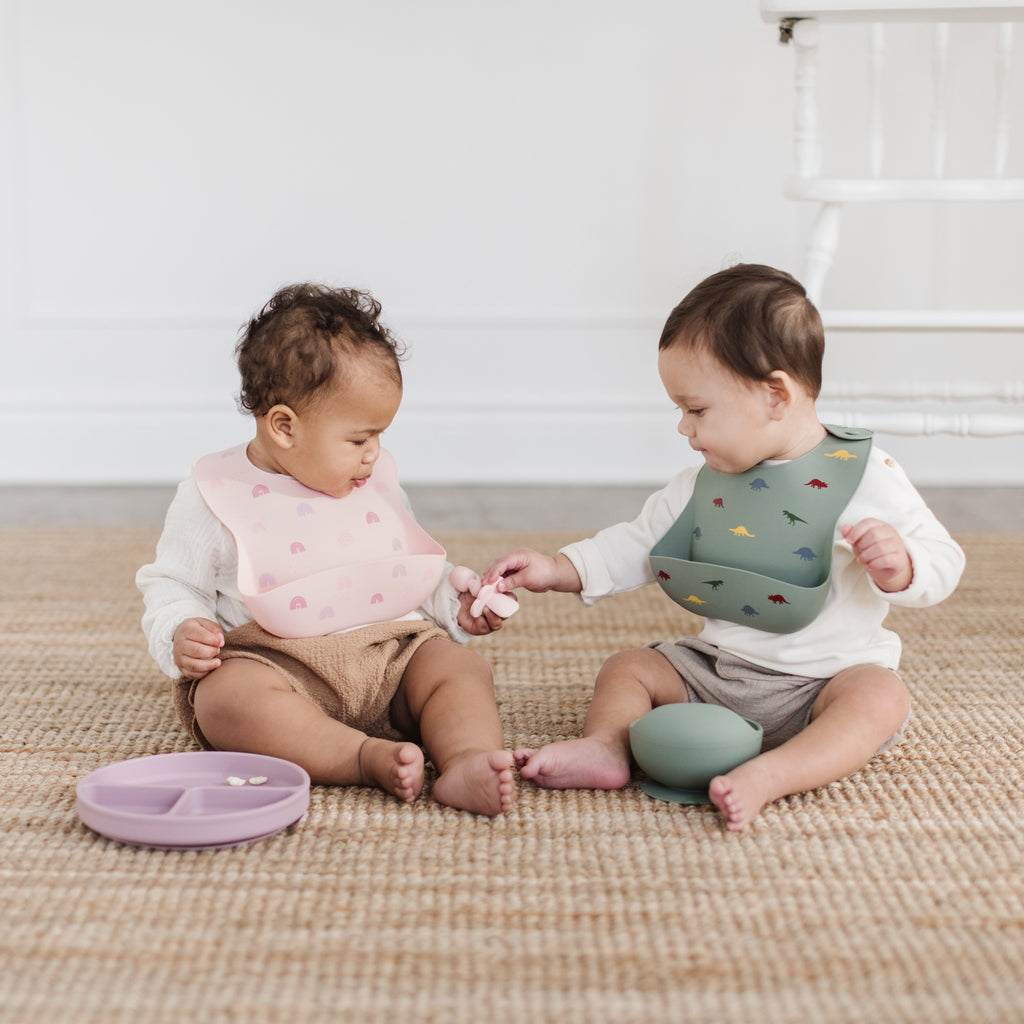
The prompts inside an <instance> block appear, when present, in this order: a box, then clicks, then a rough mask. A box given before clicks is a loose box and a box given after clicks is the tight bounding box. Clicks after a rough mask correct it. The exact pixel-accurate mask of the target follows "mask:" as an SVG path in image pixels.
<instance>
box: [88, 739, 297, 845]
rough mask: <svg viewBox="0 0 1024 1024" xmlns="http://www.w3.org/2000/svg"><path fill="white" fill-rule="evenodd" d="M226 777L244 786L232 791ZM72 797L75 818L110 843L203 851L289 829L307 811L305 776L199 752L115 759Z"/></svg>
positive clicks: (258, 758) (261, 759)
mask: <svg viewBox="0 0 1024 1024" xmlns="http://www.w3.org/2000/svg"><path fill="white" fill-rule="evenodd" d="M232 777H233V778H236V779H244V780H245V785H231V784H230V783H229V782H228V779H229V778H232ZM253 778H255V779H260V778H266V782H262V783H257V784H253V783H250V782H249V779H253ZM76 792H77V794H78V816H79V817H80V818H81V819H82V821H83V822H85V824H86V825H88V826H89V828H91V829H93V830H94V831H96V832H99V833H100V834H101V835H104V836H107V837H108V838H110V839H116V840H118V841H119V842H122V843H134V844H136V845H138V846H154V847H158V848H160V849H165V850H209V849H215V848H217V847H220V846H235V845H237V844H239V843H249V842H252V841H253V840H254V839H263V838H265V837H266V836H271V835H273V834H274V833H275V832H280V831H281V829H283V828H286V827H287V826H288V825H292V824H295V823H296V822H297V821H299V820H300V819H301V818H302V816H303V815H304V814H305V813H306V808H307V807H309V776H308V775H307V774H306V772H305V771H304V770H303V769H302V768H300V767H299V766H298V765H297V764H292V762H291V761H282V760H281V759H280V758H278V757H266V756H264V755H263V754H238V753H232V752H230V751H223V750H198V751H186V752H184V753H180V754H156V755H154V756H153V757H136V758H133V759H131V760H130V761H118V762H117V763H116V764H111V765H107V767H106V768H100V769H98V770H97V771H94V772H92V773H91V774H90V775H87V776H86V777H85V778H84V779H81V780H80V781H79V783H78V786H77V789H76Z"/></svg>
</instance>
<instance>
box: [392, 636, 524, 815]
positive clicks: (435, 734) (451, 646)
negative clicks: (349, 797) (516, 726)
mask: <svg viewBox="0 0 1024 1024" xmlns="http://www.w3.org/2000/svg"><path fill="white" fill-rule="evenodd" d="M392 719H393V721H394V722H395V724H396V726H397V727H398V728H399V729H401V730H402V731H403V732H411V731H412V730H413V729H415V728H418V730H419V733H420V735H421V737H422V739H423V745H424V746H425V747H426V749H427V753H428V754H429V756H430V759H431V761H433V762H434V765H435V767H436V768H437V771H438V777H437V781H436V782H435V783H434V797H435V798H436V799H437V801H438V802H439V803H442V804H447V805H448V806H450V807H457V808H458V809H459V810H463V811H473V812H474V813H476V814H486V815H490V816H491V817H493V816H495V815H498V814H504V813H507V812H508V811H510V810H511V809H512V807H513V804H514V803H515V792H516V791H515V779H514V778H513V775H512V754H511V752H510V751H508V750H505V749H504V742H505V741H504V737H503V735H502V729H501V721H500V719H499V718H498V708H497V705H496V703H495V700H494V682H493V679H492V676H491V669H490V666H489V665H488V664H487V662H486V661H484V659H483V658H481V657H480V655H479V654H477V653H476V652H475V651H471V650H469V649H468V648H466V647H462V646H461V645H460V644H457V643H455V642H454V641H451V640H443V639H437V640H428V641H427V642H426V643H424V644H422V645H421V646H420V647H419V648H417V650H416V652H415V654H413V656H412V658H411V659H410V661H409V664H408V666H407V667H406V670H405V675H404V676H403V678H402V685H401V686H400V687H399V690H398V693H397V694H396V695H395V699H394V700H393V701H392Z"/></svg>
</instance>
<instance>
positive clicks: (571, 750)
mask: <svg viewBox="0 0 1024 1024" xmlns="http://www.w3.org/2000/svg"><path fill="white" fill-rule="evenodd" d="M687 699H688V698H687V692H686V687H685V685H684V684H683V681H682V678H681V677H680V675H679V673H678V672H677V671H676V670H675V668H673V666H672V664H671V662H669V660H668V659H667V658H666V657H665V656H664V655H663V654H660V653H659V652H658V651H655V650H653V649H652V648H650V647H641V648H638V649H637V650H632V651H620V652H619V653H618V654H613V655H612V656H611V657H610V658H609V659H608V660H607V661H606V662H605V663H604V665H602V666H601V670H600V671H599V672H598V674H597V679H596V680H595V682H594V697H593V700H592V701H591V704H590V710H589V711H588V712H587V718H586V721H585V722H584V725H583V735H582V736H581V737H580V738H579V739H573V740H562V741H560V742H557V743H549V744H548V745H547V746H544V747H541V748H540V749H539V750H517V751H516V752H515V756H516V763H517V764H518V765H519V770H520V774H521V775H522V776H523V778H524V779H532V780H533V781H534V782H535V783H536V784H537V785H538V786H542V787H543V788H545V789H620V788H621V787H623V786H625V785H626V783H627V782H629V779H630V775H631V766H632V759H631V755H630V748H629V724H630V722H632V721H634V720H635V719H637V718H640V717H641V716H643V715H645V714H647V712H648V711H650V710H651V709H652V708H656V707H659V706H660V705H662V704H678V703H681V702H683V701H686V700H687Z"/></svg>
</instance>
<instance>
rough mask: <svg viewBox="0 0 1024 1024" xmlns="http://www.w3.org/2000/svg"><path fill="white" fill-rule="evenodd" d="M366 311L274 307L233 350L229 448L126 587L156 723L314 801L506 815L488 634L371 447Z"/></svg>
mask: <svg viewBox="0 0 1024 1024" xmlns="http://www.w3.org/2000/svg"><path fill="white" fill-rule="evenodd" d="M380 313H381V307H380V304H379V303H378V302H377V301H376V300H375V299H374V298H373V297H372V296H371V295H369V294H368V293H365V292H360V291H355V290H350V289H339V288H328V287H324V286H319V285H312V284H299V285H294V286H291V287H288V288H284V289H281V290H280V291H278V292H277V293H276V294H275V295H274V296H273V298H272V299H271V300H270V301H269V302H268V303H267V304H266V305H265V306H264V307H263V309H262V310H261V311H260V313H259V314H258V315H257V316H255V317H253V318H252V320H251V321H250V322H249V323H248V325H247V326H246V327H245V328H243V331H242V335H241V339H240V341H239V343H238V345H237V347H236V356H237V360H238V367H239V372H240V374H241V378H242V387H241V395H240V403H241V405H242V406H243V407H244V408H245V409H246V410H247V411H248V412H249V413H251V415H252V416H253V418H254V420H255V434H254V436H253V437H252V438H251V439H250V440H249V441H247V442H244V443H242V444H240V445H237V446H235V447H234V448H230V449H228V450H227V451H224V452H217V453H214V454H212V455H208V456H206V457H204V458H202V459H200V460H199V461H198V462H197V463H196V465H195V467H194V468H193V472H192V474H191V475H190V476H189V477H188V478H187V479H186V480H185V481H183V482H182V483H181V485H180V486H179V487H178V491H177V494H176V495H175V497H174V500H173V501H172V503H171V506H170V508H169V510H168V512H167V518H166V522H165V525H164V529H163V533H162V535H161V537H160V540H159V542H158V544H157V550H156V558H155V560H154V561H153V562H152V563H151V564H149V565H146V566H143V568H141V569H140V570H139V572H138V574H137V577H136V582H137V584H138V586H139V588H140V590H141V591H142V594H143V598H144V601H145V606H146V611H145V614H144V617H143V620H142V623H143V630H144V631H145V633H146V636H147V638H148V641H149V648H150V652H151V653H152V655H153V657H154V658H155V660H156V661H157V663H158V664H159V666H160V668H161V669H162V670H163V671H164V672H165V673H166V674H167V675H169V676H170V677H171V678H172V679H174V680H175V683H174V687H173V690H174V703H175V708H176V710H177V712H178V715H179V717H180V719H181V721H182V723H183V725H184V726H185V728H186V729H187V730H188V732H189V733H190V735H191V736H192V737H193V739H194V740H195V741H196V742H197V743H199V744H200V746H202V747H205V748H208V749H220V750H240V751H251V752H254V753H261V754H269V755H272V756H276V757H281V758H284V759H286V760H289V761H292V762H294V763H295V764H298V765H300V766H302V767H303V768H305V769H306V771H308V772H309V774H310V776H311V778H312V780H313V781H314V782H317V783H323V784H329V785H342V786H348V785H364V786H377V787H379V788H380V789H383V790H385V791H386V792H387V793H390V794H392V795H394V796H395V797H397V798H398V799H400V800H403V801H406V802H410V803H411V802H412V801H414V800H416V799H417V797H418V796H419V795H420V792H421V790H422V789H423V786H424V781H425V762H424V754H423V749H421V746H420V744H421V743H422V746H423V748H425V750H426V753H427V755H428V756H429V758H430V760H431V761H432V762H433V764H434V766H435V768H436V771H437V778H436V781H435V782H434V786H433V795H434V797H435V798H436V799H437V800H438V801H439V802H441V803H444V804H448V805H450V806H452V807H456V808H459V809H462V810H468V811H472V812H475V813H478V814H485V815H490V816H494V815H498V814H502V813H505V812H507V811H509V810H510V809H511V807H512V805H513V802H514V798H515V787H514V780H513V774H512V765H513V758H512V754H511V752H510V751H508V750H505V749H504V739H503V735H502V728H501V723H500V721H499V718H498V712H497V707H496V704H495V699H494V686H493V679H492V675H491V671H490V668H489V666H488V664H487V662H486V661H485V660H484V659H483V658H482V657H481V656H480V655H479V654H477V653H476V652H475V651H473V650H470V649H469V648H467V647H466V646H464V643H465V641H466V640H468V639H469V637H470V636H472V635H483V634H486V633H489V632H491V631H492V630H495V629H498V628H500V626H501V622H502V620H501V618H500V617H498V616H497V615H496V614H495V613H494V612H493V611H491V610H489V609H487V608H484V609H483V610H482V611H481V612H480V614H479V615H475V616H474V615H473V614H472V613H471V607H472V604H473V598H472V596H471V595H470V594H468V593H459V592H458V591H457V590H456V589H455V588H454V587H453V586H452V584H451V582H450V581H449V579H448V577H449V574H450V572H451V568H452V567H451V565H450V564H448V563H447V562H446V560H445V553H444V550H443V549H442V548H441V547H440V546H439V545H438V544H437V543H436V542H435V541H433V539H432V538H431V537H429V535H427V534H426V533H425V531H423V530H422V528H421V527H420V526H419V525H418V524H417V523H416V520H415V519H414V517H413V515H412V513H411V510H410V509H409V507H408V502H407V500H406V498H405V495H404V492H403V491H402V490H401V488H400V486H399V482H398V475H397V472H396V469H395V464H394V459H393V458H392V456H391V455H390V453H389V452H388V451H387V450H386V449H384V448H382V447H381V435H382V434H383V432H384V431H385V430H386V429H387V427H388V426H389V424H390V423H391V421H392V419H393V418H394V416H395V414H396V412H397V411H398V407H399V403H400V402H401V399H402V371H401V359H402V356H403V352H402V350H401V348H400V346H399V344H398V343H397V341H396V340H395V338H394V337H393V336H392V334H391V333H390V331H389V330H388V329H387V328H386V327H385V326H384V324H383V323H382V322H381V320H380Z"/></svg>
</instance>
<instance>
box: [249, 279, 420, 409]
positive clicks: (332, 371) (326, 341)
mask: <svg viewBox="0 0 1024 1024" xmlns="http://www.w3.org/2000/svg"><path fill="white" fill-rule="evenodd" d="M380 312H381V306H380V303H379V302H378V301H377V300H376V299H375V298H374V297H373V296H372V295H371V294H370V293H369V292H363V291H357V290H355V289H352V288H329V287H327V286H326V285H318V284H293V285H289V286H288V287H286V288H281V289H280V290H279V291H278V292H276V293H275V294H274V296H273V298H271V299H270V301H269V302H268V303H267V304H266V305H265V306H264V307H263V308H262V309H261V310H260V311H259V313H258V314H257V315H256V316H254V317H253V318H252V319H251V320H250V321H249V322H248V324H246V325H243V327H242V329H241V331H240V332H239V333H240V338H239V341H238V344H237V345H236V346H235V357H236V359H237V361H238V370H239V373H240V374H241V377H242V388H241V392H240V393H239V396H238V401H239V405H241V407H242V408H243V409H246V410H247V411H248V412H251V413H252V414H253V415H254V416H263V415H266V413H268V412H269V411H270V410H271V409H272V408H273V407H274V406H275V405H288V406H291V407H292V408H295V409H301V408H302V407H304V406H308V405H310V404H312V403H313V402H314V401H316V399H317V398H318V397H319V396H320V395H321V394H322V393H323V392H324V391H326V390H327V389H328V388H330V387H331V386H332V385H333V384H334V383H335V382H336V381H337V379H338V377H339V376H342V377H344V364H345V361H346V359H352V358H353V357H359V356H364V355H372V356H375V357H378V358H380V360H381V365H382V368H383V369H384V370H385V372H387V373H388V374H389V375H390V376H391V377H392V379H393V380H394V381H395V383H396V384H398V385H399V386H401V384H402V369H401V366H400V361H401V359H402V357H403V356H404V354H405V353H404V348H403V347H402V346H401V345H400V344H399V342H398V341H397V340H396V339H395V337H394V336H393V335H392V334H391V332H390V331H389V330H388V329H387V327H385V326H384V324H382V323H381V321H380Z"/></svg>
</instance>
